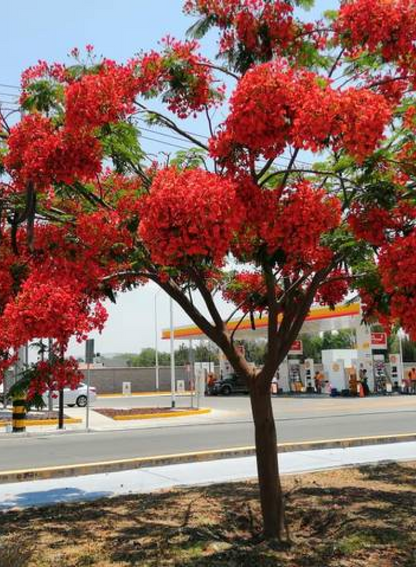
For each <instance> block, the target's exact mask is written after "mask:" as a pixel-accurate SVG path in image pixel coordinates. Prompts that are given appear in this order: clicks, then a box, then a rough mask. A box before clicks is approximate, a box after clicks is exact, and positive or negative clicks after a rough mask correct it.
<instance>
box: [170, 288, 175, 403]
mask: <svg viewBox="0 0 416 567" xmlns="http://www.w3.org/2000/svg"><path fill="white" fill-rule="evenodd" d="M169 304H170V389H171V407H172V408H174V407H176V396H175V393H176V380H175V338H174V332H175V331H174V328H173V299H172V298H171V297H170V298H169Z"/></svg>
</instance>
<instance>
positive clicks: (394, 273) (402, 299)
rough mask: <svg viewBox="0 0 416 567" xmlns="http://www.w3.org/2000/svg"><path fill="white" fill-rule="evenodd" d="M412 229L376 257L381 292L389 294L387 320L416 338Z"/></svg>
mask: <svg viewBox="0 0 416 567" xmlns="http://www.w3.org/2000/svg"><path fill="white" fill-rule="evenodd" d="M415 249H416V230H413V231H412V232H411V233H410V234H408V235H407V236H403V237H399V238H396V239H395V240H394V241H393V242H392V243H391V244H388V245H386V246H385V247H384V248H383V249H382V251H381V254H380V259H379V271H380V274H381V280H382V284H383V286H384V289H385V291H386V292H387V293H388V294H389V295H390V297H391V301H390V317H391V320H392V321H397V320H398V321H400V324H401V325H402V326H403V327H404V328H405V329H406V331H407V332H408V333H409V334H410V335H411V336H412V338H413V340H414V339H416V320H415V317H414V314H415V309H416V262H415Z"/></svg>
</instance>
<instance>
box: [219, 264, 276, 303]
mask: <svg viewBox="0 0 416 567" xmlns="http://www.w3.org/2000/svg"><path fill="white" fill-rule="evenodd" d="M280 293H281V289H280V288H279V287H277V286H276V295H277V296H279V294H280ZM222 294H223V297H224V299H225V300H226V301H229V302H231V303H234V305H236V306H238V307H239V308H240V309H241V311H243V312H247V313H248V312H254V311H258V312H260V313H262V312H263V311H266V310H267V305H268V299H267V290H266V283H265V281H264V277H263V275H262V274H260V273H258V272H240V273H237V274H235V275H234V277H233V279H232V280H231V281H230V282H229V283H228V284H227V286H226V287H225V289H224V290H223V292H222Z"/></svg>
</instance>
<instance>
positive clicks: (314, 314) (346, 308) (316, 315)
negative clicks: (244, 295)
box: [162, 303, 361, 340]
mask: <svg viewBox="0 0 416 567" xmlns="http://www.w3.org/2000/svg"><path fill="white" fill-rule="evenodd" d="M360 313H361V312H360V304H359V303H351V304H350V305H338V306H336V307H335V309H330V308H329V307H312V309H311V310H310V312H309V315H308V316H307V318H306V322H312V321H322V320H324V319H333V318H335V319H336V318H338V317H348V316H349V317H357V316H360ZM239 323H240V321H239V320H238V319H235V320H233V321H229V323H228V324H227V329H228V330H229V331H233V330H234V329H235V328H236V327H237V325H238V330H239V331H249V330H250V329H251V322H250V321H243V322H242V323H241V324H239ZM254 324H255V327H256V329H259V330H260V329H265V328H267V325H268V317H267V316H263V317H262V318H261V319H260V318H256V319H255V320H254ZM174 336H175V339H189V338H193V337H203V336H204V332H203V331H201V329H199V328H198V327H196V326H194V325H186V326H184V327H176V328H175V330H174ZM162 339H164V340H168V339H170V329H164V330H163V331H162Z"/></svg>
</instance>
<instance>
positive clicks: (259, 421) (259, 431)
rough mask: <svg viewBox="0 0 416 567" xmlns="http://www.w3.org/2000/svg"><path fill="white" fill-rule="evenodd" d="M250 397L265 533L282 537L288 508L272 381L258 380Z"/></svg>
mask: <svg viewBox="0 0 416 567" xmlns="http://www.w3.org/2000/svg"><path fill="white" fill-rule="evenodd" d="M254 382H255V380H254ZM250 398H251V408H252V412H253V419H254V427H255V439H256V455H257V471H258V477H259V488H260V502H261V510H262V515H263V528H264V536H265V537H266V538H267V539H278V540H279V541H282V540H283V539H284V537H285V534H286V533H287V532H286V523H285V509H284V499H283V493H282V488H281V484H280V478H279V464H278V458H277V436H276V426H275V422H274V418H273V408H272V402H271V396H270V390H269V387H268V385H264V384H255V383H254V384H253V385H252V388H251V392H250Z"/></svg>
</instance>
